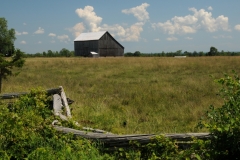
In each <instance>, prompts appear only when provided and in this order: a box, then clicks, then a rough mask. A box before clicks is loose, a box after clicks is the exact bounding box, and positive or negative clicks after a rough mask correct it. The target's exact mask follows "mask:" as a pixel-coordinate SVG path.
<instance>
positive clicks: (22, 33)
mask: <svg viewBox="0 0 240 160" xmlns="http://www.w3.org/2000/svg"><path fill="white" fill-rule="evenodd" d="M26 34H28V32H18V31H16V35H17V36H20V35H26Z"/></svg>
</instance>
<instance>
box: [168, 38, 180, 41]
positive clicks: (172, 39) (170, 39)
mask: <svg viewBox="0 0 240 160" xmlns="http://www.w3.org/2000/svg"><path fill="white" fill-rule="evenodd" d="M167 40H168V41H177V40H178V39H177V38H176V37H168V38H167Z"/></svg>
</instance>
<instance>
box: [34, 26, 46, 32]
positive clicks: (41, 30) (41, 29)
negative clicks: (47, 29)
mask: <svg viewBox="0 0 240 160" xmlns="http://www.w3.org/2000/svg"><path fill="white" fill-rule="evenodd" d="M34 33H35V34H43V33H44V29H43V28H41V27H38V30H36V31H35V32H34Z"/></svg>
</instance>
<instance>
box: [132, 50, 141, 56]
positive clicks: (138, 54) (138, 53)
mask: <svg viewBox="0 0 240 160" xmlns="http://www.w3.org/2000/svg"><path fill="white" fill-rule="evenodd" d="M133 56H135V57H140V56H141V52H139V51H136V52H134V53H133Z"/></svg>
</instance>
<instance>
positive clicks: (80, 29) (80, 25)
mask: <svg viewBox="0 0 240 160" xmlns="http://www.w3.org/2000/svg"><path fill="white" fill-rule="evenodd" d="M68 30H69V31H70V32H72V33H73V35H74V36H75V37H77V36H79V35H80V34H81V33H82V32H83V31H84V30H85V27H84V25H83V23H82V22H81V23H77V24H76V25H75V26H74V27H72V28H69V29H68Z"/></svg>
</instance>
